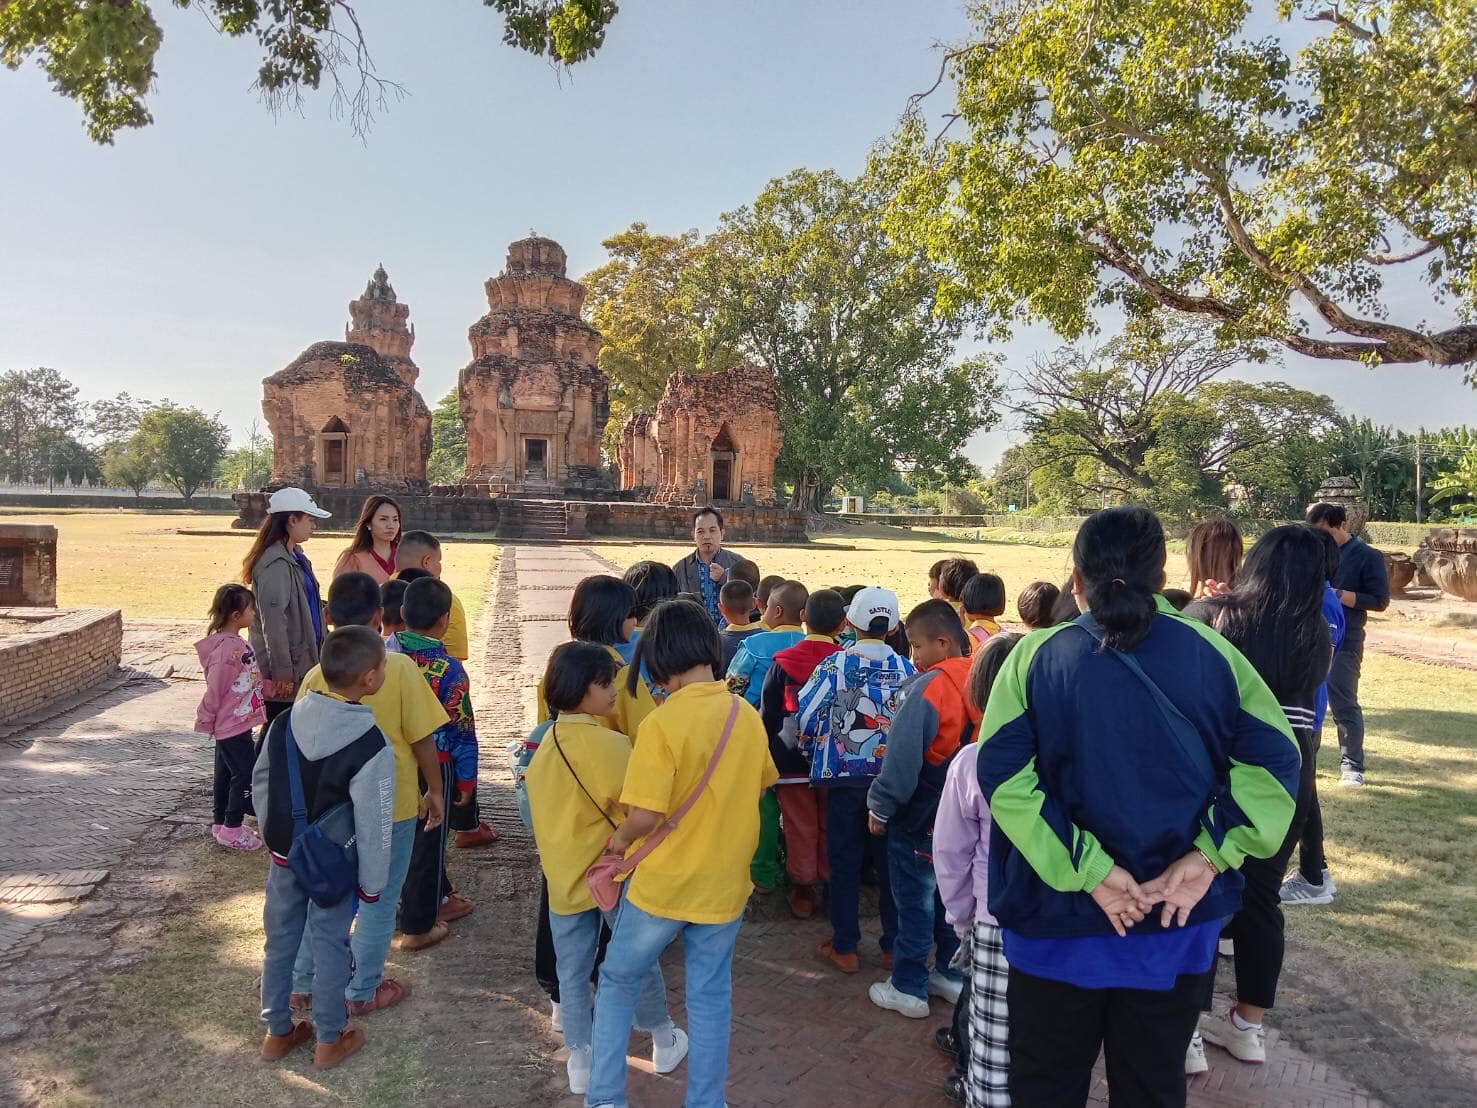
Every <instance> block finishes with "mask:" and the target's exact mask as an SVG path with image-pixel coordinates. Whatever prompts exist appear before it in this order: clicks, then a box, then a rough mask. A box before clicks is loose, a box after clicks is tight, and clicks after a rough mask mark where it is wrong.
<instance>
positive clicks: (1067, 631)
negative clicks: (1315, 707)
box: [976, 507, 1299, 1108]
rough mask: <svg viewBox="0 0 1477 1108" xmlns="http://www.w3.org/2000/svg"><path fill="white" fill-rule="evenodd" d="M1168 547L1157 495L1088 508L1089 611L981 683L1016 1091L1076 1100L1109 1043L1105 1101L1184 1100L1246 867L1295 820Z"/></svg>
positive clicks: (1260, 718) (1269, 707) (1278, 734)
mask: <svg viewBox="0 0 1477 1108" xmlns="http://www.w3.org/2000/svg"><path fill="white" fill-rule="evenodd" d="M1165 556H1166V551H1165V542H1164V529H1163V527H1162V526H1161V525H1160V523H1159V520H1158V519H1157V518H1156V517H1155V516H1154V514H1153V513H1152V512H1150V511H1148V510H1147V509H1145V508H1141V507H1121V508H1108V509H1106V510H1104V511H1101V512H1098V513H1096V514H1094V515H1092V516H1090V517H1088V518H1087V519H1086V520H1085V521H1084V522H1083V524H1082V527H1081V529H1080V530H1079V531H1078V533H1077V540H1076V543H1075V544H1074V546H1073V549H1072V561H1073V565H1074V569H1073V571H1072V582H1071V585H1072V590H1073V592H1074V594H1075V595H1076V598H1077V601H1078V605H1079V607H1080V608H1082V609H1083V610H1084V611H1083V614H1082V615H1081V616H1079V617H1078V618H1077V619H1075V620H1073V621H1072V622H1070V623H1064V624H1060V625H1058V626H1056V627H1053V628H1051V629H1049V630H1045V631H1037V632H1035V633H1033V634H1032V635H1031V636H1029V640H1028V641H1029V644H1030V649H1020V650H1014V651H1012V652H1011V653H1010V655H1009V656H1008V657H1007V658H1006V659H1005V660H1004V663H1003V664H1002V666H1001V669H1000V674H999V676H998V677H997V678H996V680H995V683H994V685H993V687H992V688H991V690H990V695H989V704H988V706H987V708H986V710H985V717H984V721H983V723H982V725H981V728H980V736H981V737H980V746H979V753H978V756H977V757H978V762H977V767H976V768H977V772H978V777H979V785H980V791H981V793H982V794H983V796H984V798H985V800H986V802H987V803H988V806H989V811H990V815H991V816H992V818H993V821H994V826H993V828H992V830H991V841H990V871H989V897H988V904H989V907H990V910H991V912H992V913H993V914H994V915H995V917H996V919H997V920H998V922H999V925H1000V929H1001V936H1002V945H1003V949H1004V953H1005V958H1006V961H1007V962H1008V963H1009V966H1010V970H1009V984H1008V987H1007V995H1008V1004H1009V1009H1010V1028H1009V1033H1008V1041H1009V1050H1010V1077H1009V1090H1010V1097H1011V1100H1012V1102H1014V1103H1016V1104H1029V1105H1031V1106H1032V1108H1066V1106H1068V1105H1071V1106H1072V1108H1081V1106H1082V1105H1083V1104H1085V1103H1086V1101H1087V1097H1088V1093H1089V1091H1090V1089H1091V1085H1092V1067H1093V1062H1094V1061H1095V1060H1096V1058H1097V1055H1098V1052H1099V1050H1102V1051H1103V1052H1104V1053H1105V1055H1106V1057H1107V1070H1108V1089H1109V1098H1110V1099H1111V1100H1112V1101H1113V1102H1114V1103H1118V1102H1120V1101H1121V1102H1122V1103H1124V1104H1134V1105H1142V1106H1147V1108H1154V1106H1162V1108H1182V1106H1183V1105H1184V1103H1185V1072H1184V1063H1185V1055H1186V1051H1187V1050H1188V1048H1189V1045H1190V1039H1191V1036H1192V1035H1193V1034H1194V1031H1195V1024H1196V1020H1197V1018H1198V1017H1199V1012H1200V1005H1201V998H1202V996H1203V994H1204V990H1205V988H1206V984H1207V981H1208V978H1209V974H1210V971H1211V964H1212V962H1213V961H1214V959H1215V952H1216V940H1217V939H1218V938H1219V936H1220V929H1221V920H1223V919H1224V918H1225V917H1226V916H1228V915H1231V914H1233V913H1234V912H1235V911H1236V910H1237V909H1238V908H1239V907H1240V902H1241V877H1240V875H1239V874H1238V873H1237V872H1235V871H1236V870H1238V869H1239V868H1240V867H1241V864H1242V863H1243V862H1244V861H1245V860H1246V859H1247V858H1250V857H1268V856H1270V855H1272V854H1274V853H1275V852H1276V851H1277V849H1278V848H1279V846H1280V845H1281V844H1282V842H1283V840H1284V839H1285V838H1286V836H1287V830H1288V827H1289V826H1290V825H1291V823H1292V816H1293V810H1294V807H1295V797H1296V794H1297V789H1298V770H1299V757H1298V747H1297V743H1296V741H1295V740H1294V739H1293V737H1292V732H1291V730H1290V728H1289V727H1288V724H1287V719H1286V717H1285V716H1284V715H1283V714H1282V709H1281V708H1280V707H1279V706H1278V703H1277V699H1276V698H1275V697H1274V696H1273V695H1272V693H1271V691H1270V690H1269V689H1268V688H1267V685H1266V682H1265V681H1263V680H1262V678H1261V677H1260V676H1258V674H1257V672H1256V670H1255V669H1253V668H1252V666H1251V664H1250V663H1249V662H1248V661H1247V660H1246V659H1245V658H1243V657H1242V656H1241V654H1239V653H1238V652H1237V651H1236V650H1235V649H1234V648H1233V647H1232V646H1231V645H1230V644H1229V643H1227V642H1226V641H1225V639H1223V638H1221V636H1219V635H1217V634H1215V633H1214V632H1212V631H1211V630H1210V629H1209V628H1208V627H1206V626H1205V625H1204V624H1203V623H1200V622H1199V621H1197V620H1193V619H1189V618H1187V617H1185V616H1183V615H1181V614H1180V613H1179V612H1176V611H1175V609H1174V608H1173V606H1172V605H1170V603H1169V602H1168V601H1167V600H1166V599H1165V598H1164V597H1163V596H1162V595H1161V593H1160V590H1161V589H1162V588H1163V587H1164V567H1165ZM1027 705H1029V711H1028V710H1027Z"/></svg>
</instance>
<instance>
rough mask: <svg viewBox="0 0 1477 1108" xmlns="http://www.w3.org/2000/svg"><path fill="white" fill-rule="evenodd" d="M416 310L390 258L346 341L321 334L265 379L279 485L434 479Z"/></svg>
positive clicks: (391, 485) (397, 484) (415, 483)
mask: <svg viewBox="0 0 1477 1108" xmlns="http://www.w3.org/2000/svg"><path fill="white" fill-rule="evenodd" d="M409 315H410V308H409V306H408V305H405V304H402V303H400V302H399V301H398V300H396V298H395V290H394V289H393V288H392V287H391V286H390V279H389V277H388V276H387V275H386V273H385V270H384V267H383V266H381V267H380V268H379V269H376V270H375V271H374V276H373V277H371V278H370V281H369V285H368V287H367V288H365V290H364V295H363V296H361V297H360V298H359V299H358V300H355V301H353V302H351V303H350V304H349V319H350V322H349V324H348V326H347V327H345V329H344V341H343V342H316V343H314V344H313V345H312V346H310V347H308V348H307V349H306V350H304V351H303V352H302V353H301V354H299V355H298V356H297V359H296V360H295V361H293V362H292V364H291V365H289V366H288V367H287V368H286V369H283V370H281V371H280V372H278V373H274V374H273V375H272V376H270V377H268V378H267V379H266V380H265V381H263V382H262V387H263V395H262V412H263V413H264V414H265V415H266V417H267V425H268V426H269V427H270V428H271V430H272V484H273V485H274V486H281V485H286V484H303V485H310V486H317V487H320V488H335V487H346V486H364V487H367V488H376V489H397V490H405V489H421V488H424V487H425V484H426V459H427V458H428V457H429V456H430V453H431V413H430V410H429V409H428V408H427V407H426V402H425V401H424V400H423V399H421V395H420V393H418V392H416V390H415V382H416V378H417V377H419V376H420V370H419V369H417V368H416V364H415V363H414V362H413V361H411V360H410V347H411V344H412V343H414V342H415V329H414V328H413V327H410V326H409V325H408V324H407V318H408V317H409Z"/></svg>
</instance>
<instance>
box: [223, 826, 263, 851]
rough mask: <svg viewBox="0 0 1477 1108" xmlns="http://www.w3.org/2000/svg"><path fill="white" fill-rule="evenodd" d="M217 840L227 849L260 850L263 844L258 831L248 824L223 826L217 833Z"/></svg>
mask: <svg viewBox="0 0 1477 1108" xmlns="http://www.w3.org/2000/svg"><path fill="white" fill-rule="evenodd" d="M215 841H216V843H217V844H218V845H220V846H223V847H225V848H226V849H227V850H258V849H260V848H261V845H262V841H261V839H260V838H258V837H257V833H256V832H255V831H253V830H252V829H251V828H249V827H246V826H242V827H222V828H221V829H220V831H219V832H217V833H216V836H215Z"/></svg>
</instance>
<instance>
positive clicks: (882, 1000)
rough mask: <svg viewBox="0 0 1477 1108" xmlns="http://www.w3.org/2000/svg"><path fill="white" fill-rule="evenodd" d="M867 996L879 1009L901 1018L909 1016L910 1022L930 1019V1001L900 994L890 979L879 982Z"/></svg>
mask: <svg viewBox="0 0 1477 1108" xmlns="http://www.w3.org/2000/svg"><path fill="white" fill-rule="evenodd" d="M867 995H868V996H869V997H871V998H872V1003H873V1004H875V1005H877V1007H879V1008H885V1009H886V1010H887V1011H889V1012H896V1013H897V1014H898V1015H900V1016H907V1017H908V1019H910V1020H922V1019H927V1018H928V1001H926V1000H920V999H919V998H918V997H916V996H909V995H908V994H907V993H903V992H898V990H897V989H896V988H894V987H893V984H892V981H891V980H890V979H889V980H887V981H878V982H877V983H876V984H875V985H873V986H872V987H871V988H870V989H868V990H867Z"/></svg>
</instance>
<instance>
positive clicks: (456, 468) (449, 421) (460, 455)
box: [426, 388, 467, 485]
mask: <svg viewBox="0 0 1477 1108" xmlns="http://www.w3.org/2000/svg"><path fill="white" fill-rule="evenodd" d="M458 402H459V401H458V396H457V390H456V389H454V388H453V389H452V390H451V391H450V392H448V393H447V394H446V395H445V396H443V397H442V398H441V399H440V400H438V401H437V402H436V407H435V408H434V409H432V411H431V456H430V458H429V459H428V460H427V461H426V480H427V481H429V482H430V483H431V484H433V485H457V484H460V483H461V480H462V478H463V477H464V476H465V475H466V472H467V428H466V426H465V425H464V424H463V423H462V417H461V411H460V409H459V408H458Z"/></svg>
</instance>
